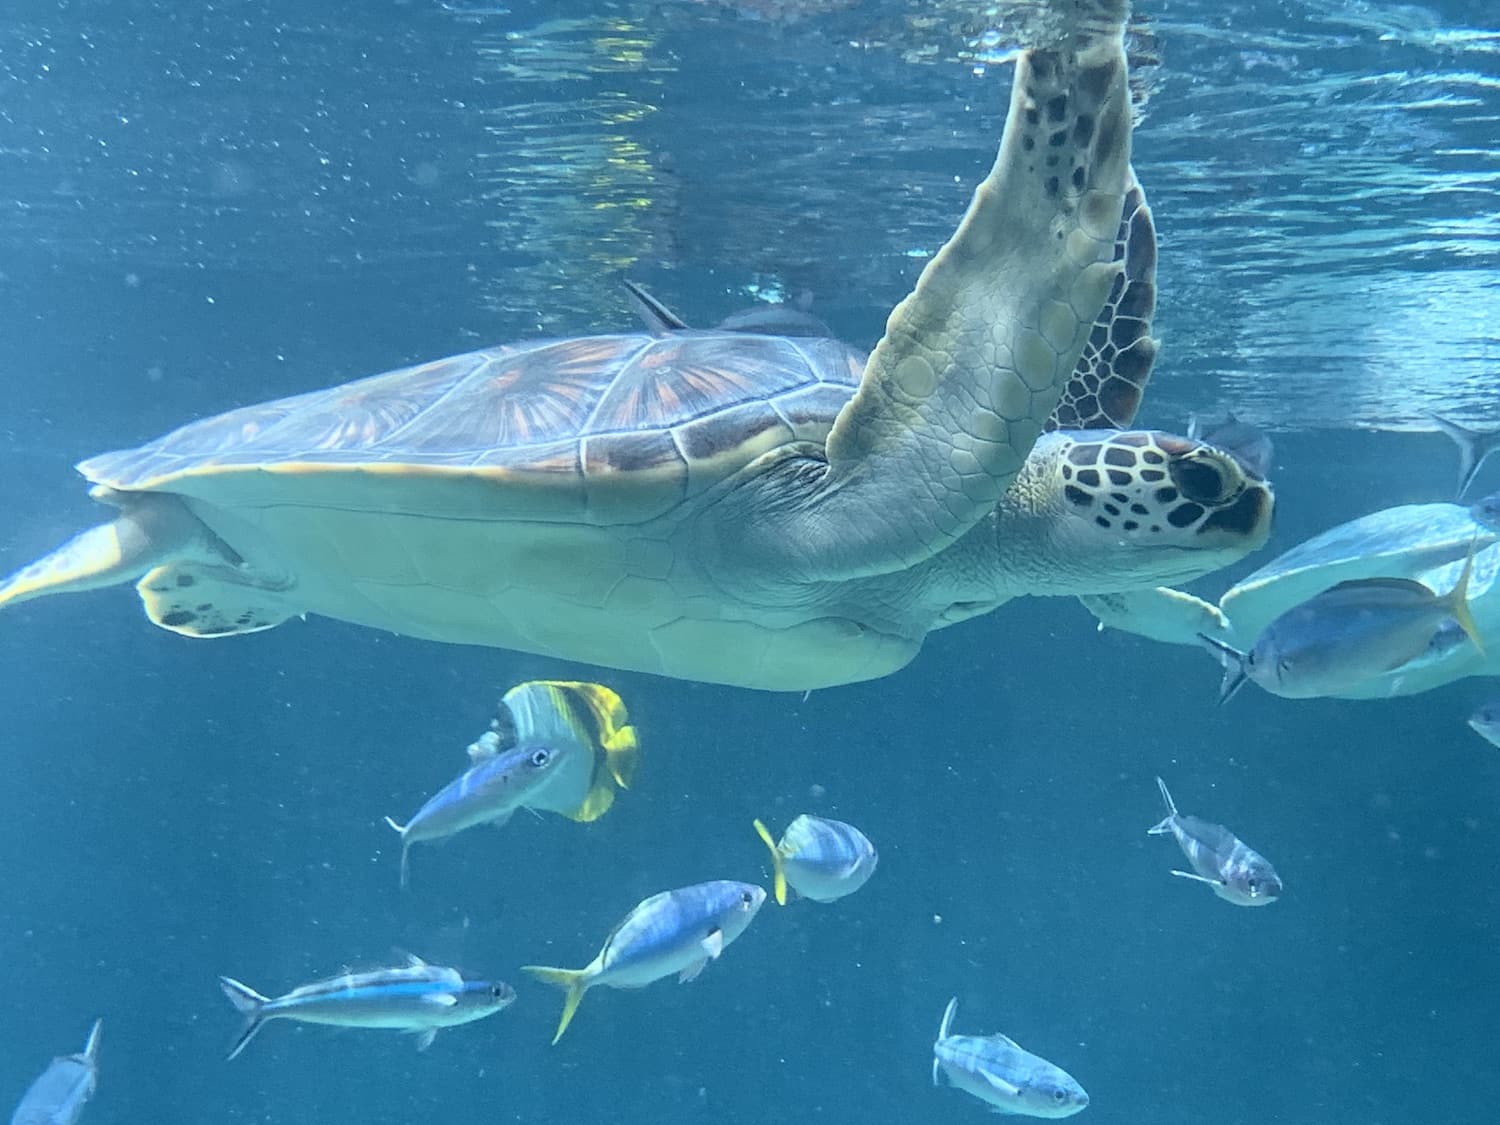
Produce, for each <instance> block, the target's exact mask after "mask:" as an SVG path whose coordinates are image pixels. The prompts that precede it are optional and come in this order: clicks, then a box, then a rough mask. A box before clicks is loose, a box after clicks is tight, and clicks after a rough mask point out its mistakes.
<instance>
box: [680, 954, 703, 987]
mask: <svg viewBox="0 0 1500 1125" xmlns="http://www.w3.org/2000/svg"><path fill="white" fill-rule="evenodd" d="M707 964H708V958H707V957H700V958H698V960H696V961H694V962H693V963H692V964H691V965H688V966H687V967H686V968H684V969H683V970H682V972H680V973H678V974H677V983H678V984H687V983H688V982H689V981H694V980H697V979H698V974H699V973H701V972H702V971H703V966H704V965H707Z"/></svg>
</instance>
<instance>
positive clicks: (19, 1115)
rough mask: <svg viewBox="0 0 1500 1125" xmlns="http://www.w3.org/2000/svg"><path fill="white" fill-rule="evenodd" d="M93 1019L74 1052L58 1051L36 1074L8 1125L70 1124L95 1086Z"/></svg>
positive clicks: (98, 1024) (101, 1023)
mask: <svg viewBox="0 0 1500 1125" xmlns="http://www.w3.org/2000/svg"><path fill="white" fill-rule="evenodd" d="M103 1028H104V1021H103V1020H102V1019H101V1020H95V1021H94V1026H93V1027H92V1028H91V1029H90V1030H89V1037H88V1041H87V1042H85V1043H84V1045H83V1050H82V1051H80V1052H79V1053H78V1054H76V1055H60V1056H58V1057H57V1058H55V1059H53V1060H52V1062H51V1064H50V1065H48V1067H47V1069H46V1070H44V1071H42V1073H41V1074H40V1075H38V1077H37V1080H36V1081H35V1082H33V1083H32V1084H31V1086H30V1087H29V1088H28V1089H27V1091H26V1093H25V1094H24V1095H22V1097H21V1103H20V1104H19V1105H17V1106H16V1111H15V1112H14V1113H13V1114H11V1118H10V1125H74V1122H76V1121H77V1120H78V1119H79V1117H81V1116H82V1115H83V1107H84V1106H85V1105H86V1104H87V1103H88V1100H89V1099H90V1098H92V1097H93V1096H94V1091H95V1090H96V1089H98V1087H99V1032H100V1031H101V1030H103Z"/></svg>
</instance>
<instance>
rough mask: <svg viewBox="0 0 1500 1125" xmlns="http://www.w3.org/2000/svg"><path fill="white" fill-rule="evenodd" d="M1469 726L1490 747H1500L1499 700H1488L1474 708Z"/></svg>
mask: <svg viewBox="0 0 1500 1125" xmlns="http://www.w3.org/2000/svg"><path fill="white" fill-rule="evenodd" d="M1469 726H1470V727H1471V728H1472V729H1473V731H1474V733H1475V734H1477V735H1479V737H1480V738H1482V739H1484V740H1485V741H1486V742H1488V743H1489V744H1490V745H1491V746H1500V699H1490V700H1487V701H1485V702H1484V703H1481V704H1480V705H1479V706H1478V707H1476V708H1474V713H1473V714H1472V715H1470V716H1469Z"/></svg>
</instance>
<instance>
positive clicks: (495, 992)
mask: <svg viewBox="0 0 1500 1125" xmlns="http://www.w3.org/2000/svg"><path fill="white" fill-rule="evenodd" d="M490 995H491V996H493V997H494V998H495V999H496V1000H502V999H504V998H505V990H504V989H503V988H501V987H500V986H499V985H498V984H492V985H490Z"/></svg>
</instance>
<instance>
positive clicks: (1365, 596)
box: [1198, 537, 1484, 703]
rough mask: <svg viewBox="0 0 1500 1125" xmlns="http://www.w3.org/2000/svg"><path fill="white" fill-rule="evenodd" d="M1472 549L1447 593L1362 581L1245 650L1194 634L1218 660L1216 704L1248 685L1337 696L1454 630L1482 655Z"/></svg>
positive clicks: (1302, 610) (1298, 610) (1284, 619)
mask: <svg viewBox="0 0 1500 1125" xmlns="http://www.w3.org/2000/svg"><path fill="white" fill-rule="evenodd" d="M1478 544H1479V540H1478V538H1477V537H1476V538H1475V540H1474V542H1473V543H1472V544H1471V545H1470V547H1469V556H1468V558H1467V559H1466V560H1465V561H1464V568H1463V572H1462V573H1461V574H1460V575H1459V578H1458V581H1457V582H1456V583H1454V585H1453V588H1452V589H1451V590H1449V591H1448V592H1447V593H1446V594H1438V593H1435V592H1433V590H1432V589H1431V588H1430V587H1428V586H1425V585H1423V584H1422V583H1421V582H1418V581H1416V580H1415V579H1410V578H1360V579H1355V580H1353V581H1349V582H1340V583H1339V584H1338V585H1336V586H1333V587H1331V588H1329V589H1327V590H1324V591H1323V592H1322V593H1321V594H1316V595H1314V596H1313V597H1311V598H1308V599H1307V600H1306V601H1304V602H1302V603H1300V604H1298V605H1295V606H1293V607H1292V608H1291V609H1289V610H1287V611H1286V612H1285V613H1283V614H1282V615H1281V616H1280V617H1278V618H1276V620H1274V621H1272V622H1271V623H1270V624H1269V625H1267V626H1266V627H1265V629H1263V630H1262V631H1261V634H1260V636H1259V637H1257V638H1256V640H1255V644H1254V646H1252V647H1251V649H1250V651H1249V652H1240V651H1239V650H1238V649H1235V648H1231V647H1230V646H1229V645H1226V644H1224V643H1223V642H1222V641H1219V640H1215V639H1214V638H1212V637H1209V636H1207V635H1205V634H1201V633H1200V634H1199V636H1198V639H1199V640H1200V641H1202V642H1203V643H1204V644H1205V645H1207V646H1208V647H1209V648H1211V649H1212V650H1214V651H1215V652H1217V653H1218V654H1219V656H1220V659H1221V660H1222V661H1223V662H1224V667H1225V674H1224V682H1223V683H1222V684H1221V685H1220V688H1219V702H1221V703H1223V702H1225V701H1227V700H1228V699H1229V698H1230V697H1231V696H1233V695H1234V693H1235V692H1236V691H1238V690H1239V688H1240V686H1241V685H1242V684H1243V683H1244V682H1245V681H1246V680H1247V679H1249V680H1254V681H1255V682H1256V683H1257V684H1259V685H1260V686H1261V687H1263V688H1264V689H1265V690H1266V691H1268V692H1270V693H1272V694H1273V695H1279V696H1282V697H1284V698H1287V699H1312V698H1315V697H1318V696H1325V695H1340V694H1342V693H1344V692H1347V691H1350V690H1353V689H1355V688H1358V687H1359V686H1361V685H1363V684H1364V683H1366V682H1368V681H1369V680H1370V679H1371V678H1373V677H1375V676H1380V675H1384V674H1386V673H1389V672H1394V671H1397V670H1398V669H1400V668H1401V667H1403V666H1404V665H1406V664H1409V663H1410V662H1412V661H1413V660H1416V659H1417V658H1418V657H1420V656H1423V655H1424V654H1426V653H1427V651H1428V649H1429V646H1431V645H1432V643H1433V642H1434V640H1435V639H1436V638H1438V637H1439V636H1440V635H1441V634H1443V633H1444V632H1445V631H1446V630H1449V629H1451V628H1452V627H1453V626H1454V625H1457V627H1458V629H1460V630H1462V631H1463V634H1464V635H1465V636H1467V637H1468V638H1469V641H1470V642H1472V643H1473V645H1474V647H1475V648H1476V649H1477V650H1478V651H1479V652H1480V653H1483V652H1484V642H1483V640H1482V639H1481V637H1480V635H1479V627H1478V626H1477V625H1476V624H1475V621H1474V617H1473V615H1472V614H1471V613H1470V612H1469V579H1470V577H1471V575H1472V574H1473V572H1474V550H1475V548H1476V547H1477V546H1478Z"/></svg>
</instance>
